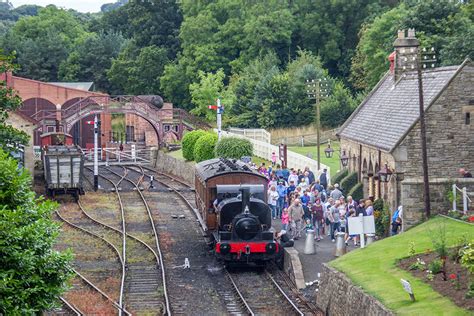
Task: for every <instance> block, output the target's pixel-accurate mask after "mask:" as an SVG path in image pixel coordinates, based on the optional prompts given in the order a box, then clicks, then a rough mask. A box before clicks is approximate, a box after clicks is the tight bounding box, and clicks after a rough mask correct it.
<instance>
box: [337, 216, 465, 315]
mask: <svg viewBox="0 0 474 316" xmlns="http://www.w3.org/2000/svg"><path fill="white" fill-rule="evenodd" d="M440 225H446V226H445V227H446V236H447V240H448V245H449V246H454V245H455V244H456V243H457V240H458V238H459V237H461V236H462V235H463V234H466V233H467V234H468V237H469V239H472V238H474V226H473V225H470V224H468V223H462V222H457V221H454V220H449V219H446V218H443V217H436V218H434V219H431V220H429V221H428V222H426V223H423V224H421V225H418V226H416V227H414V228H413V229H410V230H408V231H407V232H405V233H403V234H400V235H397V236H394V237H390V238H386V239H383V240H381V241H378V242H376V243H374V244H372V245H370V246H369V247H368V248H366V249H357V250H354V251H351V252H350V253H348V254H346V255H344V256H342V257H340V258H338V259H336V260H334V261H331V262H330V263H329V265H330V266H332V267H334V268H336V269H337V270H339V271H342V272H344V273H345V274H346V275H347V276H348V277H349V278H350V279H351V280H352V281H353V282H354V283H355V284H356V285H359V286H361V287H362V288H363V290H364V291H365V292H367V293H370V294H371V295H373V296H375V297H376V298H377V299H378V300H380V301H381V302H382V303H383V304H384V305H385V306H387V307H388V308H389V309H391V310H393V311H395V312H396V313H397V314H403V315H472V313H470V312H469V311H467V310H464V309H461V308H459V307H457V306H456V305H454V303H452V302H451V301H450V300H449V299H448V298H445V297H443V296H441V295H440V294H438V293H437V292H435V291H434V290H432V288H431V286H429V285H428V284H427V283H425V282H424V281H423V280H420V279H417V278H414V277H413V276H412V275H411V274H410V273H409V272H407V271H404V270H402V269H399V268H398V267H396V260H397V259H400V258H403V257H407V256H408V250H409V243H410V242H414V243H415V250H416V252H417V253H422V252H425V251H426V249H432V248H433V246H432V243H431V239H430V237H431V236H433V235H434V232H436V230H437V229H439V226H440ZM401 278H403V279H405V280H409V281H410V283H411V285H412V288H413V292H414V294H415V297H416V302H411V301H410V298H409V296H408V294H407V293H406V292H405V291H404V290H403V288H402V285H401V284H400V279H401ZM446 282H449V281H446Z"/></svg>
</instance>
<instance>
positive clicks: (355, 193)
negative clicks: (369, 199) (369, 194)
mask: <svg viewBox="0 0 474 316" xmlns="http://www.w3.org/2000/svg"><path fill="white" fill-rule="evenodd" d="M347 195H350V196H352V198H353V199H354V200H356V201H358V200H360V199H362V198H363V197H364V190H363V188H362V183H357V184H356V185H355V186H354V187H353V188H352V189H351V190H350V191H349V193H347Z"/></svg>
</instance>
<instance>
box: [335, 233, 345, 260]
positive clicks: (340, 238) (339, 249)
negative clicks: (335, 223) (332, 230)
mask: <svg viewBox="0 0 474 316" xmlns="http://www.w3.org/2000/svg"><path fill="white" fill-rule="evenodd" d="M344 235H345V234H344V233H342V232H339V233H336V251H335V252H334V256H336V257H340V256H342V255H344V254H345V253H346V243H345V242H344Z"/></svg>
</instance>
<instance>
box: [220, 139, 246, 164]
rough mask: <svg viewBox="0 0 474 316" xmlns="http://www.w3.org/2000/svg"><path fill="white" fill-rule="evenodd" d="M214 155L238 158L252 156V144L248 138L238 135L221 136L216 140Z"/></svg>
mask: <svg viewBox="0 0 474 316" xmlns="http://www.w3.org/2000/svg"><path fill="white" fill-rule="evenodd" d="M215 153H216V157H223V158H234V159H240V158H242V157H244V156H250V157H251V156H253V145H252V143H251V142H250V141H249V140H248V139H243V138H238V137H223V138H222V139H221V140H220V141H218V142H217V144H216V148H215Z"/></svg>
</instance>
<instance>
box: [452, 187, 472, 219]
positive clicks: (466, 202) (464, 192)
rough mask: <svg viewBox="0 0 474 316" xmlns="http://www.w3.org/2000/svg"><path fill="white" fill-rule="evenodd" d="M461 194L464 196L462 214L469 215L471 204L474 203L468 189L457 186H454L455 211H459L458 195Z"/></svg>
mask: <svg viewBox="0 0 474 316" xmlns="http://www.w3.org/2000/svg"><path fill="white" fill-rule="evenodd" d="M458 192H460V193H461V196H462V212H463V213H464V215H466V214H467V210H468V207H469V203H472V201H471V198H470V197H469V193H468V192H467V190H466V187H464V188H462V189H460V188H459V187H458V186H457V185H456V184H453V210H455V211H457V193H458Z"/></svg>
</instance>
